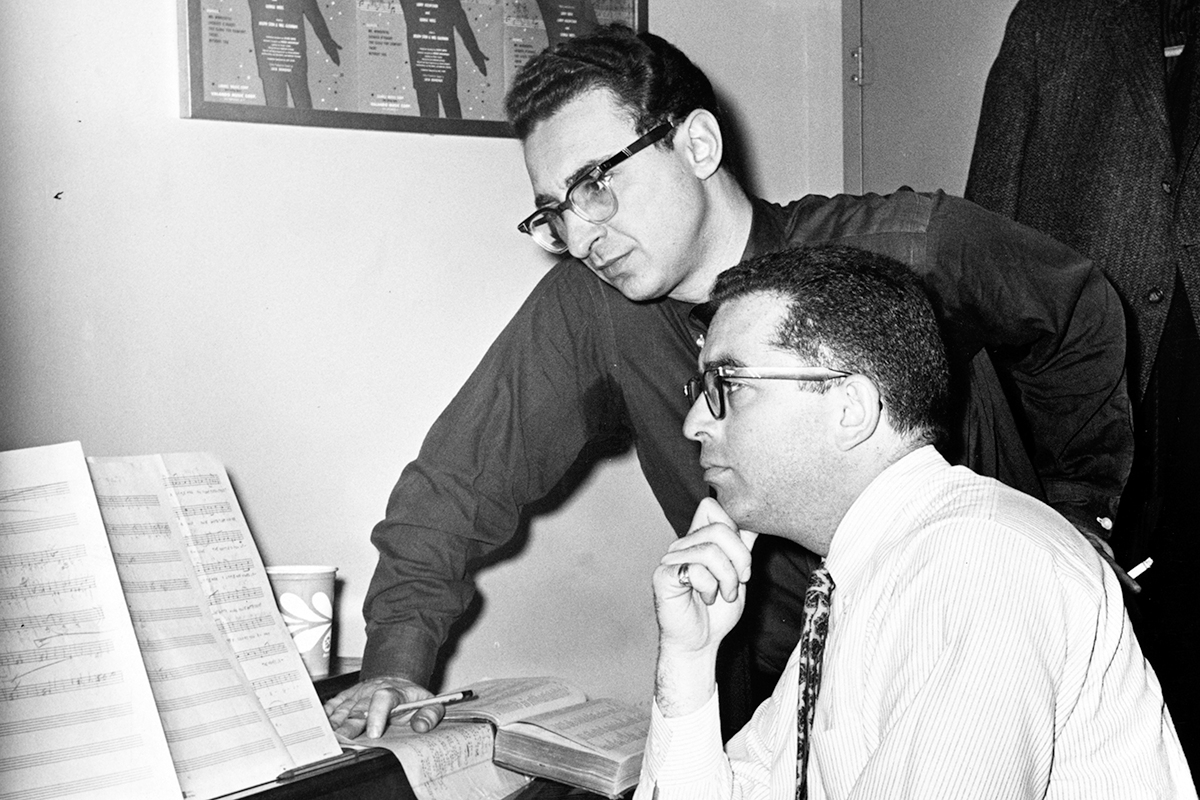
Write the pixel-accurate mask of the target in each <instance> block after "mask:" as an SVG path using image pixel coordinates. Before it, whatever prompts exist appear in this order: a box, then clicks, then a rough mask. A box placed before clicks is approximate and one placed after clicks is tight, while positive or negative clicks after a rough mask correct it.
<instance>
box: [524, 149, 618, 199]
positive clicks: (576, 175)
mask: <svg viewBox="0 0 1200 800" xmlns="http://www.w3.org/2000/svg"><path fill="white" fill-rule="evenodd" d="M607 160H608V159H607V158H597V159H596V160H595V161H589V162H588V163H586V164H584V165H583V166H582V167H580V168H579V169H577V170H575V171H574V172H572V173H571V175H570V176H569V177H568V178H567V180H566V184H565V185H566V187H567V188H568V189H570V188H571V187H572V186H574V185H575V181H577V180H579V179H580V178H582V177H583V176H584V175H587V174H588V173H589V172H591V171H592V170H594V169H595V168H596V167H597V166H599V165H600V164H603V163H604V162H605V161H607ZM559 202H560V201H559V199H558V198H557V197H554V196H553V195H548V194H544V193H542V194H537V195H534V198H533V203H534V205H535V206H537V207H538V208H549V207H551V206H557V205H558V204H559Z"/></svg>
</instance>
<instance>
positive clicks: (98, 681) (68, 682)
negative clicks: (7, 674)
mask: <svg viewBox="0 0 1200 800" xmlns="http://www.w3.org/2000/svg"><path fill="white" fill-rule="evenodd" d="M124 681H125V676H124V675H123V674H121V673H120V672H102V673H99V674H97V675H80V676H79V677H77V678H60V679H58V680H53V681H42V682H40V683H29V684H24V685H21V686H15V687H13V688H0V699H3V700H21V699H23V698H27V697H46V696H47V695H52V694H66V693H68V692H81V691H85V690H88V689H94V688H96V687H99V686H112V685H116V684H120V683H123V682H124Z"/></svg>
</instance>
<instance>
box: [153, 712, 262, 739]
mask: <svg viewBox="0 0 1200 800" xmlns="http://www.w3.org/2000/svg"><path fill="white" fill-rule="evenodd" d="M260 721H261V717H259V716H258V714H253V713H251V714H238V715H237V716H234V717H225V718H224V719H217V720H213V721H212V722H206V723H204V724H203V725H192V726H191V727H188V728H177V729H174V730H173V729H171V728H164V730H165V731H166V734H167V741H168V742H187V741H191V740H193V739H201V738H203V737H205V736H212V735H213V734H214V733H222V732H224V731H232V730H237V729H238V728H245V727H248V726H250V725H257V724H258V723H259V722H260Z"/></svg>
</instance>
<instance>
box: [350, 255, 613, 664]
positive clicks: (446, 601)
mask: <svg viewBox="0 0 1200 800" xmlns="http://www.w3.org/2000/svg"><path fill="white" fill-rule="evenodd" d="M598 287H599V282H598V281H596V280H595V279H594V278H592V276H591V275H590V274H588V273H587V272H586V270H585V269H584V268H583V267H581V265H579V264H578V263H573V262H564V263H563V264H560V265H559V266H558V267H556V268H555V269H554V270H553V271H552V272H551V273H550V274H549V275H548V276H547V277H546V278H545V279H544V280H543V281H542V282H541V283H540V284H539V285H538V287H537V288H535V289H534V291H533V293H532V294H531V295H530V297H529V298H528V299H527V300H526V302H525V304H524V305H523V306H522V307H521V309H520V310H519V311H518V312H517V314H516V316H515V317H514V318H513V319H512V320H511V321H510V322H509V324H508V325H507V326H506V328H505V329H504V331H503V332H502V333H501V334H500V336H499V337H498V338H497V339H496V341H495V342H494V343H493V344H492V346H491V348H490V349H489V350H488V352H487V354H486V355H485V356H484V358H483V360H482V361H481V362H480V364H479V365H478V366H477V367H476V369H475V371H474V373H473V374H472V375H471V376H470V377H469V378H468V379H467V382H466V383H465V384H464V385H463V387H462V389H461V390H460V391H459V392H458V394H457V396H455V398H454V399H453V400H452V401H451V402H450V404H449V406H447V408H446V409H445V410H444V411H443V412H442V414H441V416H440V417H439V418H438V419H437V421H436V422H435V423H434V425H433V427H432V428H431V429H430V431H429V433H428V435H427V436H426V438H425V441H424V443H423V444H422V446H421V450H420V453H419V454H418V456H417V458H416V460H414V461H413V462H412V463H410V464H409V465H408V466H407V467H405V469H404V470H403V472H402V474H401V475H400V479H399V481H398V482H397V483H396V486H395V488H394V489H393V490H392V493H391V496H390V499H389V501H388V504H387V514H386V517H385V518H384V519H383V520H382V521H381V522H379V523H378V524H377V525H376V526H375V528H374V530H373V532H372V534H371V541H372V543H373V544H374V545H375V546H376V547H377V548H378V550H379V562H378V565H377V567H376V570H375V574H374V576H373V577H372V579H371V583H370V586H369V587H368V590H367V596H366V601H365V603H364V607H363V613H364V616H365V617H366V623H367V644H366V648H365V651H364V656H363V666H362V674H363V677H364V678H368V677H373V676H377V675H400V676H403V677H407V678H410V679H412V680H415V681H416V682H418V683H422V684H424V683H426V682H427V681H428V679H429V675H430V673H431V671H432V670H433V667H434V662H435V658H436V655H437V650H438V648H440V647H441V645H442V644H443V642H444V641H445V639H446V637H447V633H448V630H449V627H450V626H451V625H452V624H453V623H454V622H455V621H456V620H457V619H458V618H459V617H460V616H462V614H463V613H464V612H465V611H466V609H467V607H468V605H469V604H470V602H471V600H472V599H473V597H474V594H475V587H474V583H473V580H472V578H471V577H470V575H469V574H468V573H469V568H470V566H471V563H472V562H473V561H474V560H476V559H479V558H481V557H483V556H485V555H487V554H488V553H491V552H493V551H495V550H496V549H497V548H498V547H500V546H501V545H503V544H504V543H506V542H507V541H508V540H509V539H510V538H511V537H512V536H513V534H514V532H515V531H516V529H517V527H518V524H519V522H520V515H521V510H522V507H523V506H524V505H525V504H527V503H529V502H532V501H534V500H538V499H540V498H542V497H544V496H545V495H546V494H548V493H549V492H550V490H551V489H553V488H554V486H555V485H556V484H557V483H558V482H559V480H560V479H561V478H562V477H563V476H564V475H565V474H566V472H567V471H568V470H569V469H570V467H571V466H572V465H573V464H574V463H575V461H576V460H577V458H578V457H579V456H580V454H581V452H583V451H584V448H585V447H586V445H587V444H588V443H589V442H591V441H595V440H598V439H601V438H604V437H606V436H614V435H620V433H621V431H622V430H623V427H622V426H623V418H624V413H623V411H622V408H623V406H622V404H621V401H620V399H619V393H618V392H617V391H616V390H615V389H614V388H613V384H612V381H611V379H610V377H609V370H608V368H607V364H608V361H609V359H606V358H605V357H604V356H603V353H604V352H605V348H606V342H607V341H608V339H607V338H606V337H607V336H608V334H606V333H605V331H606V330H607V328H606V326H605V325H604V323H603V320H604V319H605V315H604V313H603V308H602V303H601V301H600V300H599V299H598V298H599V294H598V292H597V288H598ZM418 388H419V382H418V383H416V384H415V385H414V390H417V389H418Z"/></svg>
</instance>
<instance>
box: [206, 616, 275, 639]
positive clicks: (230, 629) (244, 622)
mask: <svg viewBox="0 0 1200 800" xmlns="http://www.w3.org/2000/svg"><path fill="white" fill-rule="evenodd" d="M274 624H275V621H274V620H272V619H271V618H270V617H269V616H267V615H266V614H262V615H261V616H257V617H248V618H246V619H235V620H220V619H219V620H217V627H218V628H220V629H221V633H223V634H225V635H226V636H228V635H229V634H231V633H247V632H249V631H255V630H260V629H263V628H270V627H271V626H272V625H274Z"/></svg>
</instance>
